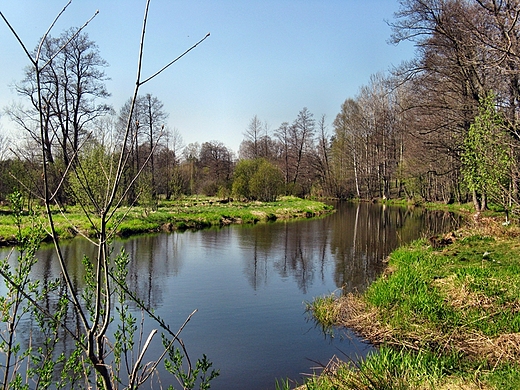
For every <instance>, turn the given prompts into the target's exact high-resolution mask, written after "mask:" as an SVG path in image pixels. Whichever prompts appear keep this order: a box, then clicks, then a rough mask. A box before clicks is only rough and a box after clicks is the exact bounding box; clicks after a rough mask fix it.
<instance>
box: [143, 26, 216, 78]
mask: <svg viewBox="0 0 520 390" xmlns="http://www.w3.org/2000/svg"><path fill="white" fill-rule="evenodd" d="M209 36H210V33H207V34H206V36H205V37H204V38H202V39H201V40H200V41H198V42H197V43H196V44H194V45H193V46H192V47H190V48H189V49H188V50H186V51H185V52H184V53H182V54H181V55H180V56H178V57H177V58H175V59H174V60H173V61H171V62H170V63H169V64H168V65H166V66H164V67H163V68H162V69H161V70H159V71H158V72H156V73H154V74H153V75H151V76H150V77H148V78H147V79H146V80H143V81H141V82H140V83H139V85H143V84H144V83H147V82H148V81H150V80H151V79H153V78H154V77H155V76H158V75H159V74H160V73H162V72H163V71H164V70H166V69H168V68H169V67H170V66H172V65H173V64H174V63H176V62H177V61H178V60H180V59H181V58H182V57H184V56H185V55H186V54H188V53H189V52H190V51H192V50H193V49H195V48H196V47H197V46H198V45H199V44H201V43H202V42H203V41H205V40H206V38H208V37H209Z"/></svg>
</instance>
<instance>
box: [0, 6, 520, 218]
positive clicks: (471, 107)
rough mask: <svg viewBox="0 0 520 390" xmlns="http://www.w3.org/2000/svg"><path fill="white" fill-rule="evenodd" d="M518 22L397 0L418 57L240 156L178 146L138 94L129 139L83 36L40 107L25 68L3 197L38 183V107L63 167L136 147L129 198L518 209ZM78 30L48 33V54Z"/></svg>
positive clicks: (254, 123)
mask: <svg viewBox="0 0 520 390" xmlns="http://www.w3.org/2000/svg"><path fill="white" fill-rule="evenodd" d="M519 16H520V1H518V0H502V1H497V0H421V1H419V0H401V1H400V10H399V11H398V12H397V13H396V14H395V18H394V21H393V23H392V28H393V34H392V36H391V40H392V41H393V42H394V43H399V42H401V41H405V40H410V41H413V42H414V43H415V45H416V48H417V50H416V55H415V58H413V59H411V60H410V61H408V62H405V63H403V64H401V65H400V66H399V67H397V68H394V69H392V70H391V71H388V72H385V73H378V74H375V75H373V76H372V77H371V78H370V80H369V82H368V83H367V85H365V86H363V87H361V88H360V90H359V92H358V94H357V95H356V96H353V97H350V98H347V99H346V100H345V101H344V103H343V104H342V105H341V107H339V112H338V114H337V116H336V117H335V118H334V119H333V120H332V121H331V123H327V118H325V117H324V116H321V117H318V118H315V117H314V115H313V114H312V113H311V112H310V111H309V110H308V109H307V108H303V109H302V110H301V111H300V112H299V113H297V115H296V118H295V119H294V120H292V121H287V122H283V123H281V124H280V125H279V126H278V127H277V128H275V129H272V128H270V127H269V126H268V125H267V123H266V122H264V121H262V120H261V119H259V118H258V117H257V116H256V115H255V116H253V118H252V119H251V121H250V122H249V124H246V125H245V131H244V139H243V141H242V143H241V145H240V149H239V151H238V155H235V153H234V152H233V151H232V150H230V149H229V148H228V147H226V146H225V145H224V144H223V143H222V142H220V141H218V140H211V141H206V142H201V143H198V142H197V143H192V144H189V145H184V144H183V142H182V137H181V136H180V133H179V131H178V130H171V129H170V128H169V127H168V123H167V121H168V113H166V112H165V111H164V107H163V104H162V102H161V101H160V100H159V99H158V98H157V97H155V96H153V95H150V94H148V95H145V96H139V98H138V99H139V100H138V102H137V104H136V106H135V107H136V108H135V110H134V112H133V113H132V123H131V126H132V132H133V134H132V137H131V139H132V142H131V143H127V144H124V145H123V144H121V140H120V137H119V134H121V131H122V130H121V129H123V128H124V127H125V125H126V123H124V121H125V120H126V119H125V118H127V117H128V114H129V112H128V109H129V107H130V106H131V105H130V103H131V102H130V101H129V102H127V103H126V104H125V105H124V106H123V107H122V108H121V109H120V110H119V112H118V113H116V112H115V110H113V109H112V108H111V107H110V106H109V105H107V104H105V103H99V102H104V101H106V100H107V98H108V97H109V93H108V91H107V90H106V88H105V85H104V81H105V80H106V76H105V72H104V69H105V67H106V63H105V61H104V60H103V59H102V58H101V56H100V54H99V52H98V50H97V47H96V45H95V43H94V42H92V41H90V40H89V39H88V36H87V35H86V34H84V33H81V34H79V35H78V36H77V37H76V38H75V39H74V40H73V44H72V45H70V48H69V47H68V46H67V50H63V51H61V52H60V53H59V55H58V56H56V57H55V58H52V61H51V65H50V66H49V67H48V68H47V70H46V72H44V73H43V74H42V77H43V80H42V84H43V85H44V86H45V89H44V91H43V93H44V96H43V100H44V101H45V105H44V107H43V109H42V111H43V112H39V111H38V109H37V107H36V106H35V105H34V104H32V105H31V104H30V103H34V102H35V101H36V100H35V96H34V94H35V88H34V83H35V80H34V79H33V78H32V77H33V76H32V75H31V73H30V72H28V73H27V76H26V78H25V79H24V80H22V81H21V82H20V83H19V84H18V85H17V86H16V90H17V91H18V93H19V94H20V95H21V96H22V97H24V98H25V101H26V102H27V103H28V106H21V105H19V106H13V107H9V108H8V109H7V110H6V111H7V114H8V115H9V117H10V118H11V119H12V120H13V121H15V122H16V123H17V124H18V125H19V126H20V127H21V128H23V129H24V130H25V134H26V135H27V138H26V139H25V141H24V142H25V144H24V145H22V147H20V148H19V149H18V150H17V151H16V153H15V154H8V153H2V155H1V156H2V161H0V164H1V168H2V169H1V171H0V172H1V173H0V174H1V175H2V177H1V179H0V198H1V199H2V200H3V199H5V198H6V196H7V194H8V193H10V192H11V191H12V190H13V188H18V189H20V190H21V191H23V190H24V187H28V188H29V187H31V186H32V183H38V181H37V180H35V178H34V177H33V176H31V175H37V172H39V169H38V167H35V166H34V163H33V161H35V159H34V158H33V156H32V155H31V153H32V151H33V150H35V148H34V147H33V146H34V143H35V142H37V141H36V140H38V139H40V138H39V137H33V136H32V135H33V134H34V131H35V129H36V128H35V123H37V119H38V118H39V116H40V115H42V117H43V119H44V122H45V125H46V126H45V129H46V132H45V135H44V137H43V142H44V144H45V145H44V146H45V151H46V153H48V161H49V162H50V164H51V165H52V167H51V168H52V170H54V171H55V172H63V171H64V170H67V169H68V168H67V167H69V166H70V165H71V164H75V161H76V160H78V159H79V160H84V161H91V162H90V165H88V166H90V168H89V171H88V172H87V171H86V172H85V173H84V174H85V175H88V174H99V175H101V174H103V170H104V169H108V168H107V167H109V166H110V164H109V161H110V159H111V158H112V155H113V151H114V150H117V149H118V148H123V147H124V148H126V149H127V150H128V154H127V156H128V157H127V161H126V165H125V167H126V168H125V169H126V170H125V175H127V178H128V179H127V180H131V178H133V177H135V173H136V172H139V171H142V174H141V176H140V178H139V180H137V181H136V182H126V183H125V185H128V188H129V189H130V190H129V191H128V192H127V193H126V194H125V199H126V201H127V202H128V204H136V203H147V204H150V205H151V206H153V205H154V204H155V203H156V201H157V199H158V198H159V197H164V198H167V199H169V198H172V197H179V196H181V195H186V194H205V195H215V196H220V197H222V198H229V197H238V198H243V199H250V200H272V199H275V198H276V196H277V195H280V194H291V195H297V196H324V197H335V198H341V199H347V198H360V199H373V198H396V197H399V198H409V199H416V200H426V201H441V202H446V203H449V202H465V201H472V202H473V203H474V205H475V208H476V209H477V210H478V211H480V210H482V209H485V208H486V207H487V204H488V203H489V202H492V203H494V204H498V205H500V206H502V207H504V208H505V209H506V210H514V209H515V207H516V205H517V204H518V202H519V199H520V198H519V193H518V186H519V170H518V166H519V164H518V160H519V158H520V156H519V148H518V145H519V136H520V131H519V127H518V122H519V118H520V116H519V115H520V57H519V56H520V54H519V53H520V27H519V26H520V24H519V23H518V18H519ZM73 32H74V30H70V31H66V32H64V33H63V35H62V36H60V37H59V38H56V39H54V38H49V39H48V42H47V45H48V51H49V53H51V52H54V49H55V48H56V47H58V46H60V45H61V44H62V42H63V41H66V40H67V39H69V37H70V36H71V34H73ZM2 143H3V141H2V140H1V139H0V150H2V149H1V146H2ZM4 150H5V148H4ZM8 156H9V157H8ZM86 166H87V165H86ZM32 172H34V173H32ZM56 177H61V175H60V174H56ZM67 180H69V183H67V185H66V186H63V187H60V188H63V190H61V192H60V193H59V194H57V195H56V196H57V198H58V199H59V201H60V202H62V203H73V202H74V201H75V198H77V197H78V196H85V195H84V194H83V195H81V188H79V187H78V183H80V182H81V180H76V179H75V178H73V177H68V179H67ZM124 180H125V179H123V181H124ZM55 185H56V186H57V183H56V184H55Z"/></svg>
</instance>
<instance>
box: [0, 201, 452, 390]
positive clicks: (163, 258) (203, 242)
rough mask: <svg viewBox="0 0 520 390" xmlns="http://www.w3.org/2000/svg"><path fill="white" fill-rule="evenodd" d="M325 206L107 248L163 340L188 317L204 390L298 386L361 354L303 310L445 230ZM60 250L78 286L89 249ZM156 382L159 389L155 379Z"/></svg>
mask: <svg viewBox="0 0 520 390" xmlns="http://www.w3.org/2000/svg"><path fill="white" fill-rule="evenodd" d="M336 206H337V211H336V212H335V213H333V214H331V215H329V216H327V217H324V218H320V219H313V220H301V221H289V222H274V223H268V224H257V225H246V226H227V227H223V228H212V229H208V230H202V231H196V232H191V231H187V232H182V233H171V234H158V235H146V236H140V237H135V238H131V239H128V240H124V241H118V242H117V243H116V244H115V246H116V250H117V249H118V248H117V247H121V246H124V247H125V250H126V251H127V252H128V253H129V254H130V258H131V263H130V269H129V284H130V287H131V288H132V289H133V290H134V291H136V293H137V295H138V296H139V297H140V298H141V299H142V300H143V301H144V302H145V303H146V304H147V305H150V306H151V307H155V308H156V312H157V314H158V315H159V316H160V317H162V318H163V319H165V320H166V322H168V323H169V324H170V326H171V328H172V329H177V328H178V327H179V326H180V325H181V324H182V323H183V322H184V320H185V319H186V317H187V316H188V315H189V314H190V313H191V312H192V311H193V310H194V309H197V310H198V311H197V313H196V314H195V315H194V316H193V318H192V319H191V320H190V322H189V323H188V325H187V326H186V328H185V329H184V331H183V333H182V338H183V339H184V341H185V343H186V345H187V348H188V352H189V353H190V356H191V358H192V359H196V358H197V357H200V356H202V354H203V353H204V354H206V355H207V356H208V358H209V359H210V360H211V361H212V362H213V366H214V367H215V368H217V369H219V370H220V376H219V377H218V378H217V379H215V380H214V381H213V382H212V386H211V388H212V389H216V390H219V389H222V390H223V389H226V390H233V389H250V390H263V389H274V388H275V379H285V378H290V379H291V380H295V381H298V382H299V383H301V382H302V380H303V379H302V378H303V377H304V375H306V374H309V373H312V372H313V371H314V370H315V368H317V367H319V366H320V365H326V364H327V362H328V361H329V360H330V359H331V358H332V357H333V356H334V355H336V356H338V357H340V358H342V359H354V360H355V359H358V358H360V357H363V356H365V355H366V353H367V352H368V351H370V350H371V346H370V345H367V344H366V343H364V342H363V341H362V340H360V339H359V338H357V337H356V336H355V335H354V334H352V333H351V332H349V331H348V330H337V331H335V332H334V335H333V337H332V336H331V335H327V334H324V333H323V332H322V330H321V328H320V327H319V326H316V324H315V323H314V321H312V319H310V318H309V315H308V314H307V313H306V312H305V302H308V301H311V300H312V299H313V298H314V297H316V296H319V295H324V294H330V293H331V292H334V291H337V290H338V289H339V288H343V289H344V291H347V292H350V291H360V292H361V291H363V290H364V289H365V288H366V287H367V285H368V284H369V283H370V282H371V281H373V280H374V279H375V278H376V277H377V276H378V275H379V274H380V272H381V271H382V267H383V265H382V260H383V259H384V258H385V257H386V256H387V255H388V254H389V253H390V252H391V251H392V250H393V249H395V248H396V247H397V246H398V245H400V244H402V243H406V242H409V241H411V240H413V239H416V238H418V237H421V236H426V235H431V234H434V233H437V232H443V231H447V230H449V229H450V228H453V227H454V226H456V224H457V221H456V220H455V218H454V217H453V216H452V215H451V214H448V213H444V212H432V211H425V210H423V209H421V208H408V209H407V208H400V207H386V206H381V205H374V204H357V205H356V204H349V203H343V204H338V205H336ZM64 251H65V256H66V257H67V258H68V259H70V260H71V263H70V264H71V265H73V264H76V265H77V266H72V268H71V270H72V273H73V275H74V278H75V280H76V282H77V283H78V286H79V287H81V283H82V282H81V281H82V280H83V272H82V269H81V261H80V260H81V258H82V257H83V256H84V255H85V254H86V255H91V254H92V250H91V248H90V247H89V244H88V243H87V241H86V240H82V239H76V240H73V241H72V242H71V243H70V244H67V245H65V246H64ZM6 253H7V252H6V250H4V251H2V252H0V257H5V255H6ZM38 257H39V258H40V260H39V262H38V264H37V266H36V269H35V273H36V275H37V276H38V277H39V278H40V279H46V278H52V277H56V276H57V275H58V274H59V270H58V266H57V264H56V261H55V259H54V254H53V250H52V249H51V248H49V249H42V250H41V251H40V252H39V254H38ZM138 317H140V314H138ZM65 348H66V347H65ZM157 351H158V350H154V349H152V350H151V351H150V352H151V353H152V354H153V353H154V352H157ZM151 358H152V356H151ZM161 381H162V384H163V385H164V384H168V383H169V382H168V378H167V377H166V376H165V374H161Z"/></svg>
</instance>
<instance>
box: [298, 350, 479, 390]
mask: <svg viewBox="0 0 520 390" xmlns="http://www.w3.org/2000/svg"><path fill="white" fill-rule="evenodd" d="M461 362H462V360H461V359H460V356H458V355H456V354H453V355H449V356H446V355H444V354H437V353H432V352H428V351H426V352H416V351H412V350H407V349H401V350H396V349H394V348H389V347H386V346H383V347H381V348H380V349H379V350H378V351H377V352H374V353H370V354H369V355H368V356H367V357H366V359H363V360H361V361H360V362H358V363H353V362H343V361H341V360H339V359H337V358H334V359H332V360H331V361H330V362H329V364H328V365H327V366H326V367H325V368H324V370H323V372H322V373H321V375H317V376H313V377H312V378H311V379H309V380H308V381H307V382H306V384H305V385H306V387H305V389H307V390H336V389H367V390H380V389H403V390H404V389H423V388H424V389H434V388H453V387H450V384H454V383H460V382H462V381H465V382H467V381H466V380H465V379H463V378H464V372H465V369H464V368H463V367H461V366H460V364H461ZM444 386H446V387H444ZM475 388H477V387H475Z"/></svg>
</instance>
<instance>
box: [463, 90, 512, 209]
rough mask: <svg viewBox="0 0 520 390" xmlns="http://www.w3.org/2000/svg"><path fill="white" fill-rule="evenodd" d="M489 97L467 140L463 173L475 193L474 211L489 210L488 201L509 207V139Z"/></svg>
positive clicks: (473, 195) (470, 188) (492, 99)
mask: <svg viewBox="0 0 520 390" xmlns="http://www.w3.org/2000/svg"><path fill="white" fill-rule="evenodd" d="M509 138H510V137H509V135H508V132H507V129H506V127H505V125H504V122H503V120H502V117H501V115H500V114H499V113H498V112H497V110H496V106H495V95H494V94H492V93H490V94H488V95H487V96H486V97H485V98H484V99H482V101H481V106H480V109H479V113H478V115H477V116H476V117H475V120H474V122H473V123H472V124H471V126H470V128H469V131H468V134H467V136H466V138H465V140H464V150H463V153H462V156H461V157H462V164H463V166H462V173H463V175H464V181H465V183H466V185H467V186H468V189H469V190H470V191H471V193H472V197H473V203H474V205H475V210H476V211H477V212H480V211H482V210H485V209H486V207H487V201H488V198H489V200H491V201H493V202H495V203H497V204H499V205H501V206H503V207H504V208H505V209H506V211H507V210H508V209H509V206H510V198H511V197H510V183H511V167H512V161H513V160H512V156H511V154H510V142H509V141H510V139H509Z"/></svg>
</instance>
